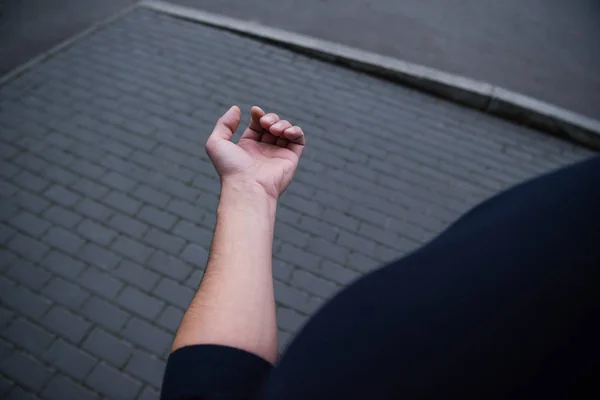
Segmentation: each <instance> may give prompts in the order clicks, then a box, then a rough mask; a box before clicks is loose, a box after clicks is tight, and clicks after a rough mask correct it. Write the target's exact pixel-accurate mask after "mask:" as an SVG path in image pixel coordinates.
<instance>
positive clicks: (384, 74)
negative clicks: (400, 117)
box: [0, 0, 600, 150]
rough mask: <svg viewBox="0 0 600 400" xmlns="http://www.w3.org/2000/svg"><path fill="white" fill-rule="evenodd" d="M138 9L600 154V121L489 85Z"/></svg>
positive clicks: (195, 15)
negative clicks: (296, 53)
mask: <svg viewBox="0 0 600 400" xmlns="http://www.w3.org/2000/svg"><path fill="white" fill-rule="evenodd" d="M138 5H139V6H140V7H143V8H146V9H150V10H153V11H156V12H160V13H164V14H168V15H171V16H173V17H177V18H181V19H186V20H191V21H194V22H198V23H202V24H204V25H208V26H212V27H216V28H220V29H224V30H227V31H231V32H235V33H239V34H243V35H245V36H250V37H253V38H256V39H260V40H263V41H266V42H269V43H271V44H276V45H278V46H282V47H285V48H289V49H291V50H295V51H299V52H301V53H304V54H308V55H311V56H314V57H316V58H319V59H322V60H325V61H329V62H333V63H335V64H340V65H342V66H345V67H348V68H351V69H354V70H358V71H360V72H364V73H368V74H371V75H375V76H378V77H381V78H385V79H387V80H390V81H394V82H396V83H399V84H402V85H405V86H409V87H412V88H414V89H418V90H420V91H424V92H427V93H430V94H433V95H436V96H438V97H442V98H444V99H447V100H450V101H453V102H456V103H459V104H462V105H465V106H468V107H471V108H474V109H477V110H480V111H484V112H487V113H489V114H492V115H495V116H498V117H500V118H503V119H506V120H510V121H513V122H516V123H519V124H522V125H526V126H530V127H533V128H536V129H538V130H541V131H544V132H547V133H550V134H552V135H555V136H558V137H562V138H565V139H570V140H572V141H575V142H577V143H579V144H582V145H584V146H587V147H590V148H593V149H596V150H600V121H599V120H595V119H593V118H589V117H586V116H584V115H581V114H577V113H575V112H572V111H569V110H567V109H564V108H561V107H557V106H554V105H552V104H549V103H546V102H543V101H540V100H537V99H535V98H532V97H529V96H526V95H523V94H520V93H517V92H514V91H511V90H508V89H504V88H501V87H497V86H494V85H492V84H490V83H486V82H481V81H477V80H473V79H469V78H466V77H463V76H459V75H455V74H450V73H447V72H444V71H440V70H436V69H434V68H430V67H426V66H423V65H418V64H413V63H409V62H406V61H403V60H399V59H396V58H393V57H388V56H383V55H380V54H376V53H372V52H368V51H364V50H360V49H356V48H352V47H349V46H345V45H342V44H338V43H333V42H329V41H326V40H322V39H317V38H314V37H310V36H306V35H301V34H297V33H293V32H288V31H285V30H281V29H277V28H271V27H268V26H264V25H261V24H259V23H257V22H254V21H244V20H240V19H236V18H231V17H226V16H222V15H218V14H213V13H209V12H206V11H201V10H197V9H193V8H190V7H185V6H180V5H175V4H172V3H168V2H165V1H160V0H142V1H141V2H139V3H138ZM96 29H97V28H96ZM61 48H62V47H61ZM59 50H60V49H59ZM0 84H2V80H0Z"/></svg>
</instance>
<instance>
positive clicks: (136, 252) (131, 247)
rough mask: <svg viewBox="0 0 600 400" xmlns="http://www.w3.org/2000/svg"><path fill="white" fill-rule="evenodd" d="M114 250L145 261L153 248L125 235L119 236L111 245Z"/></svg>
mask: <svg viewBox="0 0 600 400" xmlns="http://www.w3.org/2000/svg"><path fill="white" fill-rule="evenodd" d="M110 248H111V249H112V250H114V251H115V252H116V253H119V254H121V255H123V256H125V257H127V258H130V259H132V260H134V261H137V262H139V263H142V264H143V263H144V262H145V261H146V260H147V259H148V257H150V255H151V254H152V248H151V247H149V246H146V245H144V244H142V243H139V242H136V241H135V240H132V239H130V238H128V237H125V236H119V237H118V238H117V239H116V240H115V241H114V243H113V244H112V245H111V246H110Z"/></svg>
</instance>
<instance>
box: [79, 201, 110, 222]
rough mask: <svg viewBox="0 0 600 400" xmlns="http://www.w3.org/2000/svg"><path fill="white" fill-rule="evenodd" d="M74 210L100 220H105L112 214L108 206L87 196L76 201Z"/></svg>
mask: <svg viewBox="0 0 600 400" xmlns="http://www.w3.org/2000/svg"><path fill="white" fill-rule="evenodd" d="M107 204H108V203H107ZM75 210H76V211H77V212H78V213H80V214H83V215H85V216H87V217H90V218H94V219H96V220H98V221H102V222H103V221H106V220H107V219H108V218H109V217H110V216H111V215H112V214H113V211H112V210H111V209H110V208H108V207H106V206H105V205H103V204H100V203H98V202H96V201H94V200H92V199H90V198H88V197H86V198H85V199H83V200H82V201H81V202H80V203H78V204H77V205H76V206H75Z"/></svg>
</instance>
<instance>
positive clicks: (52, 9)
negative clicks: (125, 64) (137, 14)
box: [0, 0, 133, 75]
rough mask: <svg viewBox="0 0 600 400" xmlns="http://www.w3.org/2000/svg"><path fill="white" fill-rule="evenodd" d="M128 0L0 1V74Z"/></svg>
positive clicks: (113, 10)
mask: <svg viewBox="0 0 600 400" xmlns="http://www.w3.org/2000/svg"><path fill="white" fill-rule="evenodd" d="M132 2H133V1H132V0H84V1H82V0H51V1H49V0H0V75H2V74H5V73H6V72H8V71H10V70H11V69H13V68H15V67H16V66H18V65H21V64H23V63H24V62H27V60H29V59H31V58H32V57H35V56H36V55H37V54H39V53H41V52H43V51H45V50H47V49H48V48H50V47H52V46H54V45H56V44H58V43H60V42H61V41H63V40H65V39H67V38H69V37H70V36H73V35H75V34H77V33H79V32H81V31H83V30H84V29H86V28H88V27H89V26H90V25H92V24H93V23H94V22H98V21H101V20H103V19H104V18H107V17H108V16H110V15H112V14H114V13H116V12H117V11H118V10H119V9H121V8H123V7H125V6H127V5H129V4H131V3H132Z"/></svg>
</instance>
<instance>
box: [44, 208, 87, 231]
mask: <svg viewBox="0 0 600 400" xmlns="http://www.w3.org/2000/svg"><path fill="white" fill-rule="evenodd" d="M44 218H45V219H47V220H48V221H50V222H52V223H55V224H57V225H60V226H62V227H63V228H66V229H73V228H74V227H75V225H77V224H78V223H79V221H80V220H81V216H79V215H77V214H76V213H74V212H72V211H69V210H66V209H64V208H62V207H60V206H52V207H50V208H49V209H47V210H46V211H45V212H44Z"/></svg>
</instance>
